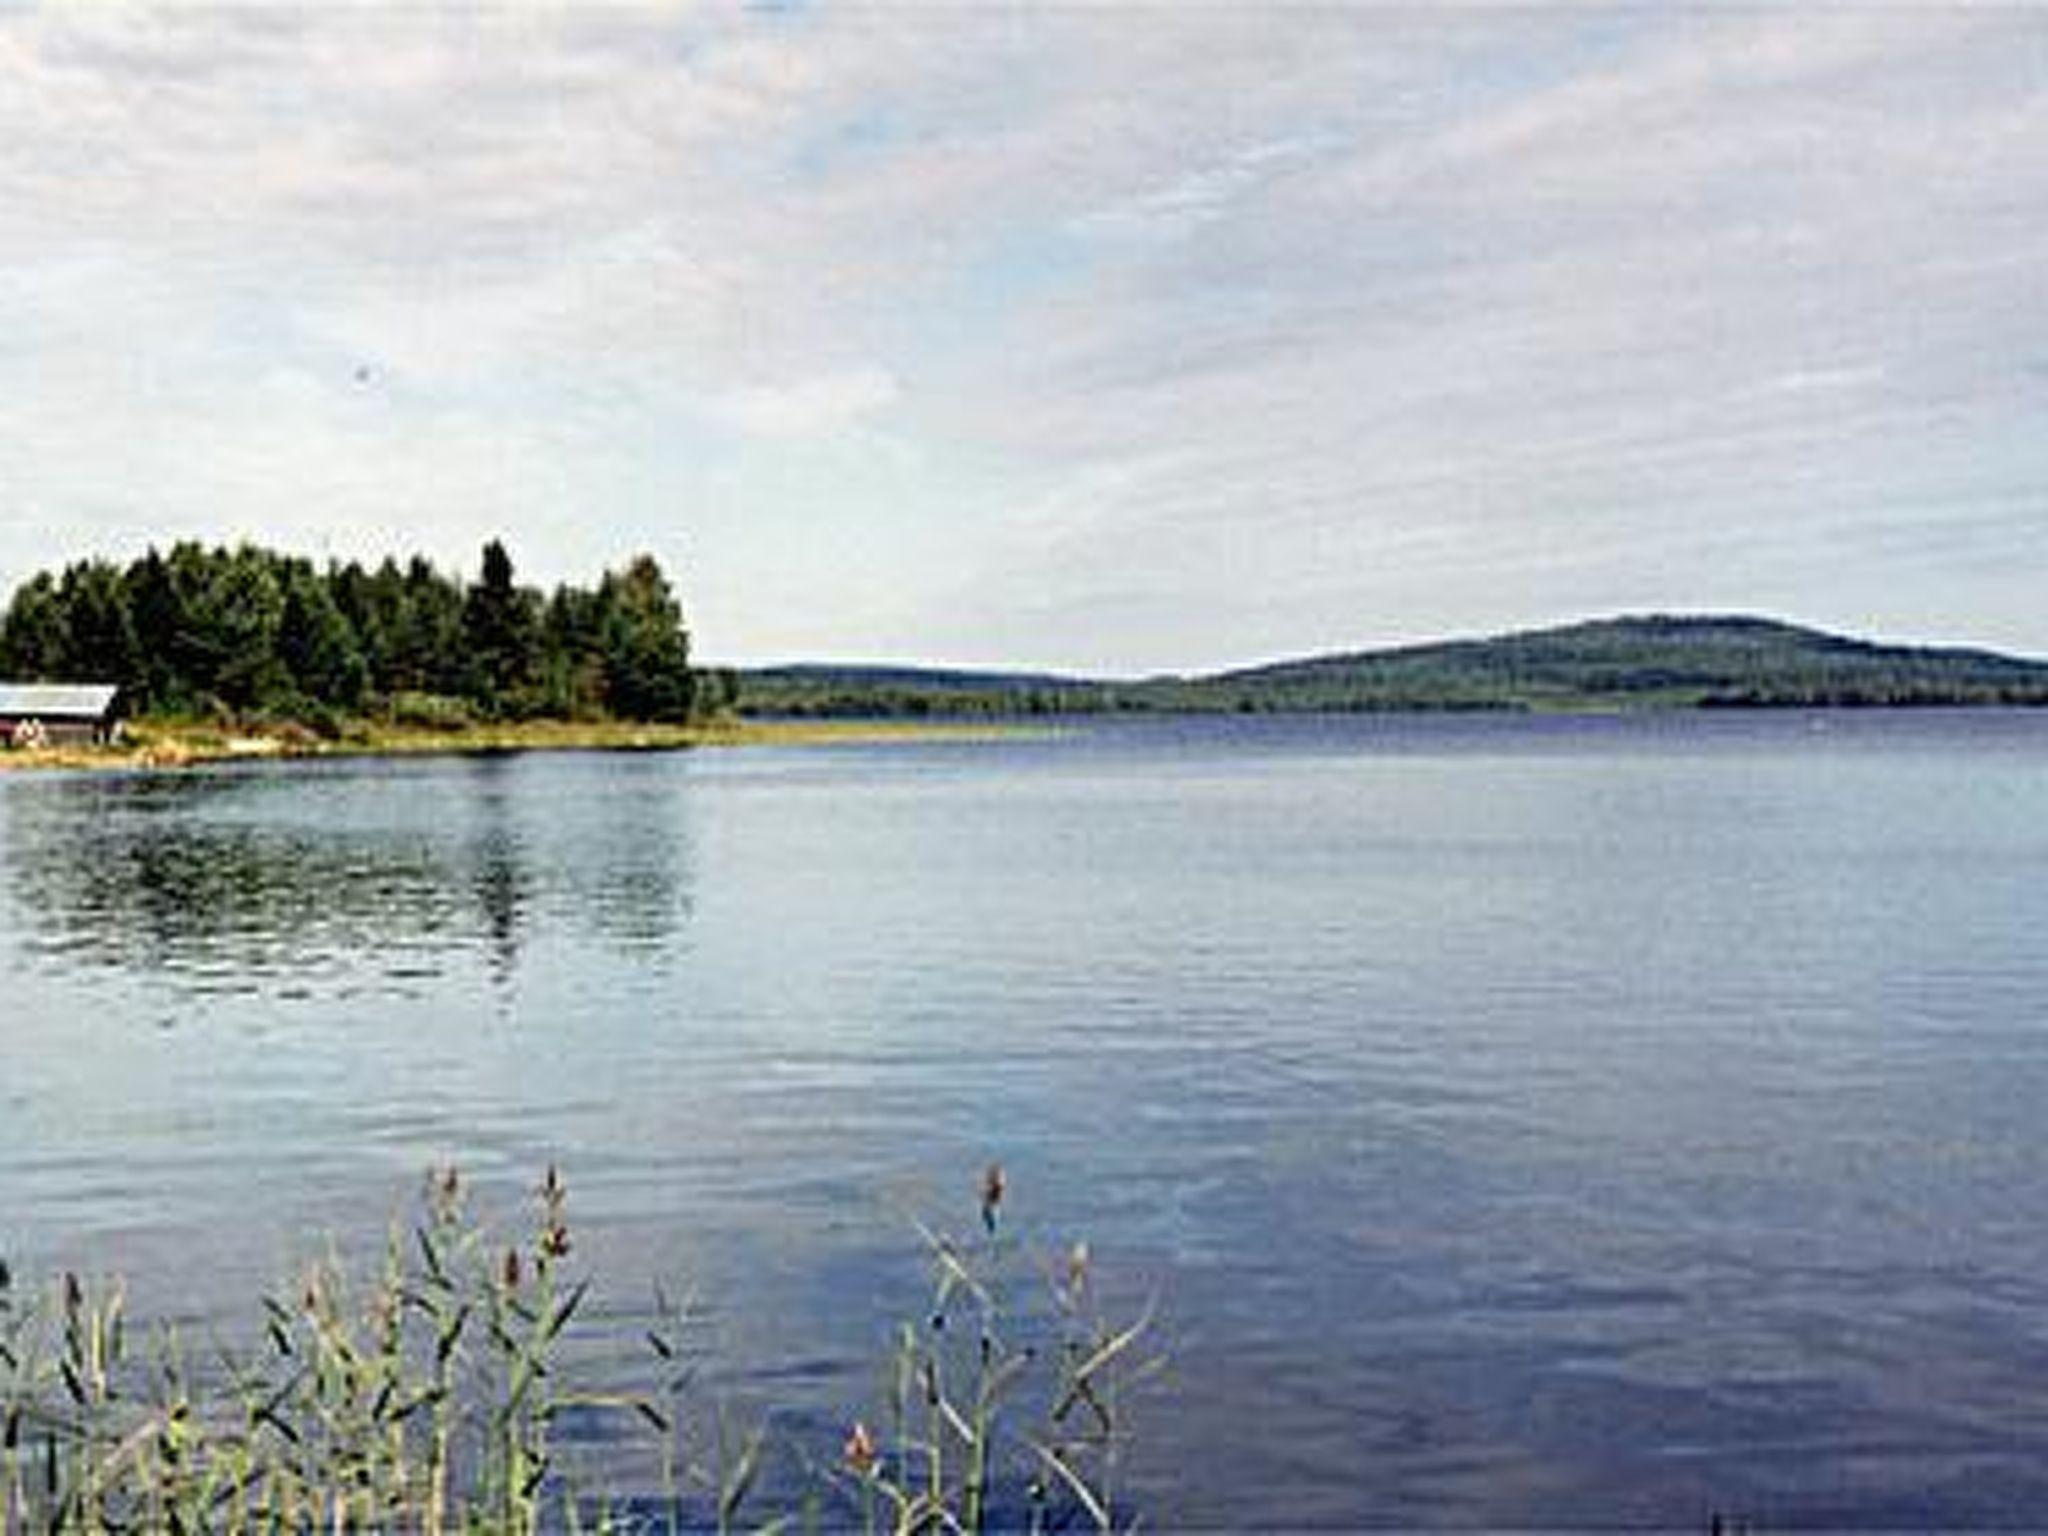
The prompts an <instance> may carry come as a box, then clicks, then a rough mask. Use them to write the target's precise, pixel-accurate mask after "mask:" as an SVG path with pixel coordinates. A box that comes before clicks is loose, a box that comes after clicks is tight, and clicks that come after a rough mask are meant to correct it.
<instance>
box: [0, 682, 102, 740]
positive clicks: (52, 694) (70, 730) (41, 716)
mask: <svg viewBox="0 0 2048 1536" xmlns="http://www.w3.org/2000/svg"><path fill="white" fill-rule="evenodd" d="M120 692H121V690H120V689H119V688H118V687H116V686H115V685H114V684H112V683H0V747H59V746H67V747H68V746H98V745H102V744H104V743H108V742H113V741H118V740H119V739H120V737H121V722H120V721H119V720H118V719H117V718H116V717H115V713H114V702H115V700H116V699H117V698H118V697H119V695H120Z"/></svg>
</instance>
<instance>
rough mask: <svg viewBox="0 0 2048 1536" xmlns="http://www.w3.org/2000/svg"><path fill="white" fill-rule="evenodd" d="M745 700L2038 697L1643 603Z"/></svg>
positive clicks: (756, 694) (1919, 650)
mask: <svg viewBox="0 0 2048 1536" xmlns="http://www.w3.org/2000/svg"><path fill="white" fill-rule="evenodd" d="M738 688H739V699H740V706H741V708H742V709H743V710H745V711H749V712H753V713H759V714H779V713H787V714H912V715H957V714H1034V713H1086V712H1097V711H1106V710H1120V711H1121V710H1157V711H1170V710H1196V711H1221V710H1396V709H1576V710H1591V709H1632V708H1700V707H1716V706H1786V705H1791V706H1797V705H1868V706H1882V705H1914V704H2027V705H2039V704H2048V663H2043V662H2038V661H2028V660H2022V659H2020V658H2017V657H2011V656H2002V655H1998V654H1995V653H1993V652H1989V651H1978V650H1958V649H1948V648H1933V647H1922V646H1899V645H1880V644H1875V643H1873V642H1869V641H1864V640H1854V639H1849V638H1846V637H1844V636H1840V635H1831V634H1827V633H1824V632H1822V631H1820V630H1815V629H1806V628H1802V627H1800V626H1798V625H1793V624H1785V623H1780V622H1777V621H1775V620H1771V619H1761V618H1751V617H1746V616H1720V615H1709V616H1693V615H1666V614H1653V615H1647V616H1638V617H1629V618H1618V619H1603V620H1596V621H1591V622H1587V623H1580V624H1571V625H1567V626H1564V627H1562V628H1557V629H1543V630H1530V631H1525V632H1522V633H1518V634H1510V635H1501V636H1497V637H1494V638H1492V639H1485V640H1459V641H1447V642H1442V643H1439V644H1432V645H1418V646H1405V647H1401V648H1399V649H1393V650H1380V651H1359V652H1351V653H1344V654H1338V655H1327V656H1315V657H1308V658H1305V659H1302V660H1298V661H1283V662H1276V663H1272V664H1269V665H1264V666H1257V667H1247V668H1241V669H1236V670H1232V671H1227V672H1218V673H1211V674H1208V675H1204V676H1196V677H1154V678H1145V679H1141V680H1136V681H1127V682H1115V681H1101V680H1090V679H1082V678H1066V677H1047V676H1040V675H1035V674H1018V673H996V672H984V673H962V672H940V671H921V670H919V669H916V668H873V667H844V668H834V667H829V666H812V667H784V668H775V669H763V670H758V671H753V672H743V673H741V674H739V677H738Z"/></svg>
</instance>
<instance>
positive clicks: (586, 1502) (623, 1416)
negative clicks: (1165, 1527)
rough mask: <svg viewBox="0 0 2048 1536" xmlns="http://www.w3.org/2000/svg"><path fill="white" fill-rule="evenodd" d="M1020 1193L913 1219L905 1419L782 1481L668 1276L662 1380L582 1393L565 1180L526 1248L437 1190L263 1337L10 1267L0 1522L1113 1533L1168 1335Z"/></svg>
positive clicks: (1, 1313) (853, 1428)
mask: <svg viewBox="0 0 2048 1536" xmlns="http://www.w3.org/2000/svg"><path fill="white" fill-rule="evenodd" d="M1003 1191H1004V1181H1003V1178H1002V1174H1001V1172H1000V1170H998V1169H994V1168H992V1169H991V1170H990V1172H989V1174H988V1175H987V1176H986V1177H985V1179H984V1180H983V1187H982V1197H981V1207H980V1209H981V1222H980V1227H979V1230H978V1231H977V1232H975V1234H974V1236H973V1237H972V1238H971V1239H967V1240H963V1239H959V1238H955V1237H953V1236H951V1235H948V1234H946V1233H944V1232H942V1231H940V1230H938V1229H936V1228H934V1227H932V1226H930V1225H927V1224H925V1223H924V1222H922V1221H919V1222H917V1229H918V1231H919V1232H920V1234H921V1236H922V1239H923V1242H924V1244H925V1247H926V1251H927V1253H928V1255H929V1258H930V1261H931V1264H932V1268H933V1276H934V1279H933V1291H932V1294H931V1297H930V1300H929V1304H928V1306H927V1307H926V1309H925V1311H924V1312H923V1314H922V1315H921V1317H920V1319H919V1320H918V1321H917V1322H915V1323H906V1324H904V1325H903V1326H902V1327H901V1329H900V1330H899V1331H898V1334H897V1338H896V1342H895V1347H894V1351H893V1354H892V1356H891V1357H890V1359H889V1360H888V1361H887V1363H886V1370H885V1376H886V1381H887V1386H886V1388H885V1390H884V1392H883V1393H882V1399H883V1400H882V1401H881V1402H880V1403H879V1404H878V1405H877V1408H878V1411H877V1412H876V1413H874V1414H873V1415H872V1416H873V1417H875V1418H876V1420H877V1422H879V1423H883V1424H885V1425H886V1429H885V1431H883V1432H877V1431H875V1430H871V1429H870V1428H869V1427H868V1423H867V1419H868V1417H869V1416H870V1415H864V1414H851V1415H849V1416H848V1423H849V1425H850V1428H849V1429H848V1431H847V1432H846V1436H845V1440H844V1443H843V1445H841V1446H839V1447H838V1448H837V1454H836V1455H830V1454H828V1455H826V1456H822V1457H811V1456H807V1455H806V1454H805V1453H804V1451H803V1449H802V1448H801V1447H796V1448H793V1449H795V1451H796V1460H797V1462H798V1464H800V1465H804V1466H808V1467H810V1468H811V1469H812V1470H811V1473H810V1475H809V1476H807V1477H803V1478H799V1479H797V1480H795V1481H793V1482H792V1481H790V1480H785V1482H787V1483H788V1484H789V1485H788V1486H777V1487H775V1488H773V1489H770V1490H767V1491H766V1492H764V1491H763V1488H762V1482H763V1478H762V1471H763V1467H764V1457H765V1454H766V1451H767V1449H768V1442H769V1437H768V1432H767V1429H766V1427H765V1422H755V1423H753V1424H751V1425H745V1426H742V1427H735V1425H734V1423H733V1421H732V1419H731V1418H730V1416H729V1415H728V1414H727V1413H726V1412H725V1410H724V1409H723V1408H722V1407H721V1406H719V1405H716V1404H709V1403H704V1402H701V1401H700V1400H699V1396H700V1394H699V1393H698V1391H697V1388H696V1382H697V1376H696V1373H695V1371H694V1369H693V1368H692V1367H691V1364H690V1361H689V1359H688V1356H689V1355H690V1353H691V1344H690V1338H689V1336H688V1335H689V1329H690V1324H691V1321H692V1308H691V1307H690V1306H688V1305H683V1306H676V1305H674V1304H672V1303H671V1302H670V1301H669V1300H668V1298H667V1296H666V1294H665V1293H664V1292H663V1291H662V1290H661V1289H660V1288H659V1287H658V1286H657V1288H656V1291H655V1298H656V1301H655V1309H654V1313H653V1315H652V1316H651V1317H647V1318H644V1319H642V1320H641V1321H642V1322H643V1323H644V1327H643V1328H642V1330H641V1331H642V1334H643V1337H644V1343H645V1352H644V1357H643V1360H644V1364H645V1365H646V1366H647V1367H649V1369H650V1374H651V1375H652V1378H653V1379H652V1381H651V1383H650V1382H647V1381H642V1380H635V1381H632V1382H628V1383H623V1384H621V1383H611V1384H609V1385H607V1384H605V1383H602V1382H585V1381H583V1380H581V1379H580V1374H579V1370H578V1367H577V1364H576V1361H575V1359H574V1358H573V1356H572V1355H571V1354H569V1353H568V1352H565V1349H564V1341H565V1339H566V1338H567V1337H568V1336H569V1335H570V1333H571V1331H572V1329H573V1328H574V1326H575V1325H576V1323H577V1321H578V1319H579V1318H581V1317H583V1316H584V1315H585V1307H586V1302H587V1300H588V1298H589V1296H590V1292H591V1287H592V1278H591V1276H589V1275H588V1274H586V1273H580V1272H578V1271H577V1269H576V1268H575V1256H576V1249H575V1243H574V1240H573V1237H572V1233H571V1227H570V1223H569V1217H568V1191H567V1187H566V1185H565V1183H564V1181H563V1180H562V1178H561V1176H560V1174H559V1173H558V1172H557V1170H555V1169H554V1168H552V1167H550V1168H549V1169H548V1170H547V1173H546V1175H545V1177H544V1178H543V1180H542V1181H541V1184H540V1186H539V1188H538V1190H537V1191H536V1194H535V1207H534V1214H533V1217H532V1219H531V1220H530V1221H529V1222H528V1223H527V1225H526V1226H525V1228H524V1230H523V1231H522V1232H521V1234H520V1235H519V1236H518V1237H517V1238H516V1239H515V1240H513V1241H509V1242H507V1241H504V1240H501V1239H498V1238H496V1237H494V1235H493V1229H492V1228H491V1227H490V1226H489V1225H488V1224H487V1223H485V1222H482V1221H480V1220H478V1219H476V1218H474V1217H473V1216H472V1215H471V1214H470V1212H469V1210H468V1208H467V1206H468V1191H467V1189H466V1187H465V1185H464V1182H463V1180H462V1179H461V1177H460V1176H459V1175H458V1174H457V1173H456V1172H455V1171H454V1170H453V1169H446V1170H441V1171H438V1172H436V1173H435V1174H433V1175H432V1176H431V1177H430V1178H429V1179H428V1181H427V1184H426V1187H425V1189H424V1191H423V1194H422V1197H421V1200H420V1205H419V1210H418V1213H417V1216H416V1218H415V1219H413V1220H412V1221H411V1222H410V1223H409V1224H407V1225H403V1226H397V1227H394V1228H393V1230H392V1233H391V1235H390V1237H389V1238H388V1240H387V1242H386V1244H385V1246H384V1250H383V1252H382V1254H381V1256H380V1257H379V1259H378V1260H377V1262H375V1263H374V1264H373V1265H371V1266H370V1267H369V1272H368V1273H367V1274H361V1275H358V1274H352V1273H351V1271H350V1269H349V1267H348V1266H347V1265H345V1264H344V1263H343V1262H342V1261H341V1260H340V1258H338V1257H332V1256H330V1257H329V1258H327V1259H325V1260H323V1261H321V1262H319V1263H316V1264H313V1265H310V1266H309V1267H308V1268H307V1269H306V1270H305V1271H304V1272H303V1273H302V1274H301V1275H300V1276H299V1277H298V1278H297V1280H296V1281H295V1282H294V1283H293V1284H291V1285H290V1286H288V1287H284V1288H282V1289H280V1290H277V1291H274V1292H272V1293H270V1294H266V1295H264V1296H262V1297H261V1298H260V1319H259V1321H260V1327H259V1331H258V1333H257V1336H256V1339H255V1342H254V1343H253V1344H249V1345H245V1346H244V1347H242V1348H240V1349H230V1348H227V1347H223V1346H220V1345H214V1346H211V1347H210V1349H209V1350H208V1351H207V1352H205V1353H204V1354H202V1355H197V1356H195V1354H194V1352H193V1350H192V1349H191V1347H190V1341H189V1340H187V1339H186V1338H185V1337H183V1336H182V1335H181V1333H180V1332H179V1330H177V1329H175V1328H172V1327H167V1326H166V1327H157V1328H153V1329H138V1328H137V1327H136V1326H135V1325H133V1324H132V1323H131V1320H130V1319H129V1316H128V1310H127V1306H126V1300H125V1292H124V1289H123V1287H122V1286H121V1284H120V1283H119V1282H118V1281H109V1282H94V1281H89V1280H87V1279H84V1278H81V1277H80V1276H78V1275H75V1274H66V1275H64V1276H62V1277H61V1278H60V1279H58V1280H57V1281H56V1282H55V1283H54V1284H52V1285H51V1286H50V1287H48V1290H47V1294H43V1295H39V1296H36V1297H33V1298H30V1297H24V1296H23V1295H21V1294H20V1293H19V1289H18V1287H17V1286H16V1285H15V1283H14V1281H13V1277H12V1276H11V1275H10V1274H9V1273H8V1271H7V1269H6V1267H5V1265H4V1264H0V1532H5V1533H7V1536H13V1533H15V1532H27V1531H30V1530H36V1531H51V1532H71V1531H76V1532H87V1533H101V1532H115V1531H168V1532H198V1531H215V1530H218V1531H230V1532H257V1531H264V1532H272V1531H314V1530H320V1531H331V1532H342V1531H383V1530H408V1531H418V1532H422V1533H430V1536H442V1533H448V1532H457V1531H464V1532H468V1531H491V1532H507V1533H520V1532H532V1531H538V1530H543V1529H546V1530H556V1529H561V1530H571V1531H581V1530H591V1531H620V1532H624V1531H646V1530H666V1531H671V1532H673V1531H680V1530H684V1529H689V1530H716V1531H719V1532H726V1531H733V1530H738V1529H742V1528H747V1529H781V1528H785V1527H788V1526H790V1525H791V1524H801V1525H802V1526H805V1527H809V1528H816V1527H819V1526H832V1527H834V1528H844V1527H848V1526H858V1527H861V1528H864V1529H865V1530H867V1531H869V1532H880V1531H884V1530H886V1531H889V1532H893V1533H898V1536H912V1533H920V1532H934V1533H936V1532H963V1533H972V1532H981V1531H988V1530H995V1529H999V1528H1000V1529H1031V1530H1053V1529H1077V1528H1081V1529H1093V1530H1096V1531H1101V1532H1107V1531H1112V1530H1115V1529H1117V1528H1118V1527H1119V1525H1120V1523H1122V1521H1123V1515H1122V1511H1121V1508H1120V1506H1119V1505H1118V1503H1117V1502H1116V1473H1117V1467H1118V1462H1119V1458H1120V1456H1121V1454H1122V1451H1123V1448H1124V1443H1125V1438H1126V1433H1127V1425H1126V1410H1125V1400H1126V1397H1127V1394H1128V1392H1129V1390H1130V1388H1131V1387H1132V1386H1133V1385H1134V1384H1135V1383H1136V1382H1137V1381H1138V1380H1140V1379H1142V1377H1144V1376H1145V1375H1147V1374H1149V1373H1150V1372H1151V1371H1152V1370H1154V1369H1156V1366H1157V1362H1154V1361H1141V1360H1140V1359H1139V1358H1138V1353H1139V1351H1138V1345H1139V1343H1140V1341H1141V1339H1142V1338H1143V1337H1144V1336H1145V1333H1146V1329H1147V1322H1148V1318H1147V1317H1141V1318H1139V1319H1138V1320H1137V1321H1136V1322H1135V1323H1132V1324H1129V1325H1127V1326H1124V1327H1121V1328H1115V1327H1112V1326H1110V1325H1109V1324H1108V1322H1107V1321H1106V1320H1105V1318H1104V1317H1103V1315H1102V1312H1101V1309H1100V1308H1099V1307H1098V1305H1097V1303H1096V1301H1095V1297H1094V1289H1093V1282H1092V1276H1091V1272H1090V1262H1089V1256H1088V1252H1087V1249H1086V1248H1085V1246H1082V1247H1077V1248H1075V1249H1073V1250H1071V1251H1070V1252H1069V1253H1068V1254H1066V1255H1065V1256H1064V1258H1062V1259H1061V1260H1060V1261H1059V1262H1058V1263H1057V1264H1047V1263H1045V1262H1044V1261H1042V1260H1038V1259H1034V1258H1032V1257H1031V1256H1030V1255H1029V1254H1028V1253H1027V1251H1026V1249H1025V1247H1024V1245H1022V1244H1021V1243H1019V1242H1017V1241H1016V1240H1015V1239H1013V1238H1012V1237H1010V1236H1009V1235H1008V1234H1007V1233H1006V1232H1005V1231H1004V1229H1003V1223H1002V1219H1001V1208H1002V1201H1003ZM1020 1276H1021V1277H1024V1278H1027V1279H1028V1280H1029V1281H1030V1282H1031V1283H1029V1284H1027V1285H1025V1286H1024V1287H1023V1294H1022V1295H1018V1294H1017V1291H1016V1289H1015V1286H1016V1282H1017V1281H1018V1279H1019V1278H1020ZM1013 1297H1014V1298H1015V1299H1014V1300H1013ZM611 1326H619V1324H618V1322H617V1319H616V1318H614V1319H613V1320H612V1322H611ZM138 1334H140V1335H142V1342H141V1343H140V1344H139V1345H138V1337H137V1336H138ZM1033 1393H1035V1401H1027V1394H1033ZM572 1414H573V1415H578V1416H583V1417H586V1418H590V1417H592V1416H594V1417H595V1418H597V1419H601V1420H602V1421H603V1426H604V1434H603V1440H604V1443H605V1444H606V1445H607V1446H609V1447H613V1448H616V1447H617V1446H619V1445H620V1444H622V1443H625V1442H628V1441H631V1442H633V1444H634V1445H635V1446H636V1447H637V1448H638V1450H639V1451H641V1452H642V1453H643V1459H651V1462H652V1465H653V1466H654V1467H655V1468H656V1469H657V1470H656V1471H655V1473H654V1475H653V1476H652V1477H651V1478H649V1479H646V1480H644V1481H643V1480H628V1481H626V1482H625V1483H619V1482H616V1481H615V1482H613V1483H611V1484H609V1485H607V1484H605V1483H602V1482H600V1481H598V1480H594V1479H587V1478H584V1477H582V1476H579V1475H578V1469H577V1468H576V1467H575V1466H574V1465H573V1464H572V1461H571V1458H570V1457H568V1456H567V1455H565V1454H564V1453H563V1452H562V1450H561V1448H560V1447H558V1445H557V1443H556V1435H555V1431H556V1428H557V1426H558V1425H559V1424H560V1423H562V1422H563V1421H564V1418H565V1416H568V1415H572ZM614 1465H616V1460H615V1461H614ZM614 1475H616V1474H614ZM771 1504H773V1505H779V1506H780V1508H779V1510H770V1509H768V1506H769V1505H771Z"/></svg>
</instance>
